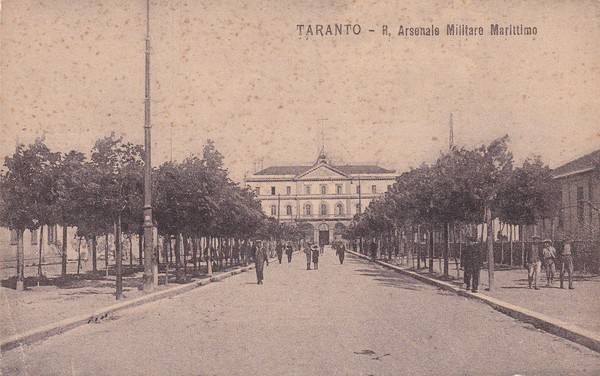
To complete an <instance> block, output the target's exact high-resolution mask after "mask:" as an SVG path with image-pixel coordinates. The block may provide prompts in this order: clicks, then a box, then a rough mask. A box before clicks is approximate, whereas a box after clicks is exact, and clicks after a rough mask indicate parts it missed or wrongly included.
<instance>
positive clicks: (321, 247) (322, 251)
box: [315, 241, 325, 269]
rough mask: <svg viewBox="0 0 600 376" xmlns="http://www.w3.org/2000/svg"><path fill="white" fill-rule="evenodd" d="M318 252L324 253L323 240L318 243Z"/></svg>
mask: <svg viewBox="0 0 600 376" xmlns="http://www.w3.org/2000/svg"><path fill="white" fill-rule="evenodd" d="M319 252H320V253H321V254H324V253H325V242H323V241H322V242H320V243H319ZM315 269H316V268H315Z"/></svg>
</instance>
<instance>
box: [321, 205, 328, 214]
mask: <svg viewBox="0 0 600 376" xmlns="http://www.w3.org/2000/svg"><path fill="white" fill-rule="evenodd" d="M321 215H327V205H326V204H321Z"/></svg>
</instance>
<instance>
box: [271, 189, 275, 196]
mask: <svg viewBox="0 0 600 376" xmlns="http://www.w3.org/2000/svg"><path fill="white" fill-rule="evenodd" d="M271 195H272V196H275V187H271Z"/></svg>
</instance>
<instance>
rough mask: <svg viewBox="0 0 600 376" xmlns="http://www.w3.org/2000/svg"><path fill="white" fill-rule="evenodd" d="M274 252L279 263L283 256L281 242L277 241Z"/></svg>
mask: <svg viewBox="0 0 600 376" xmlns="http://www.w3.org/2000/svg"><path fill="white" fill-rule="evenodd" d="M275 252H276V253H277V260H279V263H280V264H281V259H282V258H283V242H282V241H278V242H277V246H276V247H275Z"/></svg>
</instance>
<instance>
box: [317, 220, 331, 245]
mask: <svg viewBox="0 0 600 376" xmlns="http://www.w3.org/2000/svg"><path fill="white" fill-rule="evenodd" d="M320 244H323V245H329V225H328V224H327V223H321V224H320V225H319V245H320Z"/></svg>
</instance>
